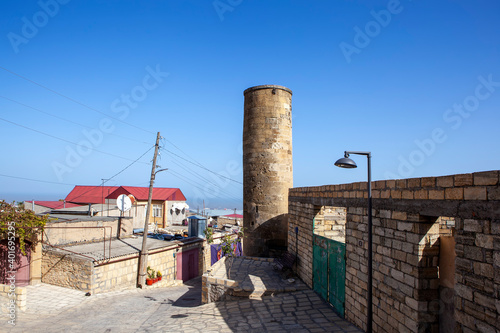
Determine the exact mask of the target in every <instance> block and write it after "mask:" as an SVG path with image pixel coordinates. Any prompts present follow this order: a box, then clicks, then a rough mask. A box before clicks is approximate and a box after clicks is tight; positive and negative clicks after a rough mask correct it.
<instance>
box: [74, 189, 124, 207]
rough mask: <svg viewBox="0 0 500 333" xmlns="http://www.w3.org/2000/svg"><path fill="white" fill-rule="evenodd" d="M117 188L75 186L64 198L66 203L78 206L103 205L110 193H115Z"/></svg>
mask: <svg viewBox="0 0 500 333" xmlns="http://www.w3.org/2000/svg"><path fill="white" fill-rule="evenodd" d="M117 188H118V186H82V185H77V186H75V187H74V188H73V190H72V191H71V192H69V194H68V195H67V196H66V202H73V203H80V204H89V203H92V204H99V203H104V198H106V197H107V196H108V195H109V194H110V193H112V192H113V191H115V190H116V189H117Z"/></svg>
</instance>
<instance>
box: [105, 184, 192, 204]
mask: <svg viewBox="0 0 500 333" xmlns="http://www.w3.org/2000/svg"><path fill="white" fill-rule="evenodd" d="M120 194H126V195H129V194H132V195H133V196H134V197H135V198H136V199H137V200H140V201H147V200H148V196H149V187H136V186H120V187H119V188H117V189H116V190H115V191H113V193H111V194H110V195H108V196H107V197H106V199H116V198H118V196H119V195H120ZM152 200H160V201H167V200H168V201H186V197H185V196H184V194H183V193H182V191H181V190H180V189H178V188H168V187H154V188H153V199H152Z"/></svg>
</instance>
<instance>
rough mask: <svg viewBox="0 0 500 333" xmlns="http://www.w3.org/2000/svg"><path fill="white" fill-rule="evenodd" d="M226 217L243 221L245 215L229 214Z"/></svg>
mask: <svg viewBox="0 0 500 333" xmlns="http://www.w3.org/2000/svg"><path fill="white" fill-rule="evenodd" d="M223 216H224V217H231V218H237V219H242V218H243V215H240V214H229V215H223Z"/></svg>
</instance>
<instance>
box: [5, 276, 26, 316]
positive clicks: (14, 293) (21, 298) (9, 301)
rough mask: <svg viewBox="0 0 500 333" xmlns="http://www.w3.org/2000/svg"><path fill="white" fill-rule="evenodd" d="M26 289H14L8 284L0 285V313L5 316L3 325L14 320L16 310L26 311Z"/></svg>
mask: <svg viewBox="0 0 500 333" xmlns="http://www.w3.org/2000/svg"><path fill="white" fill-rule="evenodd" d="M26 295H27V293H26V287H15V286H12V285H8V284H0V308H1V309H2V310H1V313H2V314H5V315H6V316H5V317H4V319H7V318H8V319H7V320H5V322H4V324H5V323H6V322H7V321H8V320H15V319H16V317H17V310H20V311H24V310H26V305H27V304H26Z"/></svg>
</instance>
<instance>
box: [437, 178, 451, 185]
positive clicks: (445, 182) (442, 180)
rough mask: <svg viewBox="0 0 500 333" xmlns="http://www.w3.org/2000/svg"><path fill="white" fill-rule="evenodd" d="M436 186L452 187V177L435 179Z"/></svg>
mask: <svg viewBox="0 0 500 333" xmlns="http://www.w3.org/2000/svg"><path fill="white" fill-rule="evenodd" d="M436 185H437V186H439V187H453V176H444V177H437V178H436Z"/></svg>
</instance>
